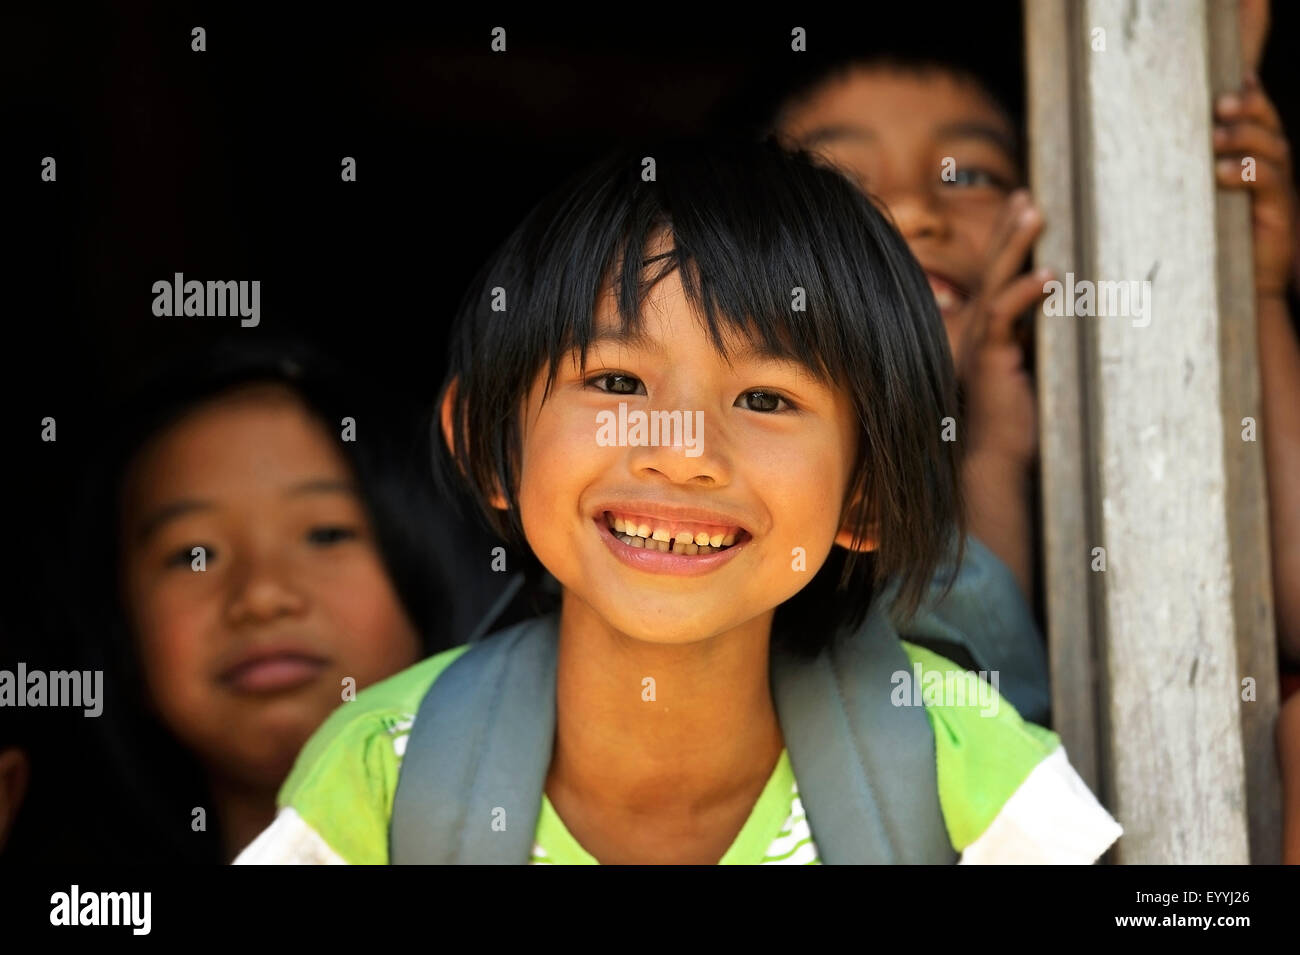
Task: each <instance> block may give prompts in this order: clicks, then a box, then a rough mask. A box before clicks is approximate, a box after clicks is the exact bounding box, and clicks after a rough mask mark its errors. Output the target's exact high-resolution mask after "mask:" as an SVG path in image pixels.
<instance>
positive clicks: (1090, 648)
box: [1024, 0, 1100, 791]
mask: <svg viewBox="0 0 1300 955" xmlns="http://www.w3.org/2000/svg"><path fill="white" fill-rule="evenodd" d="M1024 11H1025V37H1026V50H1025V56H1026V71H1025V72H1026V76H1025V82H1026V92H1027V94H1028V95H1027V96H1026V101H1027V103H1028V106H1029V117H1028V121H1029V130H1030V137H1029V140H1030V152H1029V185H1030V188H1031V189H1032V190H1033V194H1034V198H1035V200H1036V201H1037V202H1038V204H1039V206H1040V207H1041V208H1042V210H1043V218H1044V221H1045V225H1044V228H1043V232H1042V235H1041V236H1040V237H1039V239H1038V245H1037V248H1036V250H1035V258H1036V259H1037V262H1036V264H1037V265H1045V266H1048V267H1049V268H1051V269H1052V270H1053V271H1055V272H1056V273H1057V274H1059V275H1064V274H1065V273H1066V272H1070V271H1075V272H1077V271H1079V265H1078V259H1077V254H1076V251H1075V250H1076V247H1077V244H1078V237H1077V236H1076V217H1075V208H1074V201H1075V196H1074V189H1075V173H1074V164H1073V160H1074V157H1075V154H1076V147H1075V136H1074V130H1073V128H1072V124H1073V120H1074V118H1075V117H1074V111H1073V109H1072V108H1071V104H1072V101H1073V99H1074V97H1073V94H1072V91H1071V83H1072V76H1071V68H1070V67H1071V62H1072V59H1073V58H1072V57H1071V52H1072V51H1071V41H1070V36H1071V31H1070V28H1069V16H1068V13H1067V10H1066V0H1025V4H1024ZM1081 332H1082V329H1081V328H1080V327H1079V326H1078V325H1077V324H1076V323H1073V322H1064V321H1060V320H1058V319H1055V318H1048V317H1047V316H1045V315H1042V314H1040V315H1039V317H1038V321H1037V327H1036V335H1035V341H1036V343H1037V356H1036V359H1035V366H1036V367H1037V368H1038V369H1039V372H1038V417H1039V420H1040V422H1041V427H1040V440H1039V461H1040V473H1041V475H1042V507H1043V514H1044V521H1043V565H1044V566H1043V571H1044V576H1043V579H1044V581H1045V586H1044V592H1045V593H1046V595H1047V637H1048V645H1049V661H1050V669H1051V678H1052V725H1053V728H1054V729H1055V730H1056V732H1057V733H1058V734H1059V735H1060V737H1061V743H1062V745H1064V746H1065V751H1066V753H1067V754H1068V755H1069V757H1070V762H1071V763H1072V764H1073V765H1074V767H1075V769H1076V770H1077V771H1078V773H1079V775H1080V776H1081V777H1083V780H1084V782H1086V783H1087V784H1088V786H1089V788H1091V789H1092V790H1094V791H1098V790H1099V789H1100V776H1099V775H1098V766H1097V675H1096V674H1097V667H1096V659H1095V658H1096V650H1095V647H1094V645H1093V640H1092V627H1091V613H1092V608H1091V605H1090V601H1089V588H1090V587H1091V585H1092V579H1091V572H1090V571H1089V557H1088V555H1089V551H1090V544H1089V541H1090V539H1091V538H1090V532H1089V528H1088V520H1087V501H1088V498H1089V492H1088V487H1087V459H1086V457H1085V454H1084V443H1085V441H1086V438H1085V428H1084V421H1083V405H1084V402H1083V395H1084V386H1085V382H1084V380H1083V366H1082V365H1081V363H1080V347H1081V341H1082V334H1081Z"/></svg>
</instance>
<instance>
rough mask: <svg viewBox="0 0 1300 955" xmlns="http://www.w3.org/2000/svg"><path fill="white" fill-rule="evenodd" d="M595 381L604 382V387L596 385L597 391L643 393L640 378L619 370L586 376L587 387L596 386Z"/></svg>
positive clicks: (629, 393)
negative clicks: (590, 376) (591, 376)
mask: <svg viewBox="0 0 1300 955" xmlns="http://www.w3.org/2000/svg"><path fill="white" fill-rule="evenodd" d="M597 382H604V383H605V387H603V388H601V387H597V390H598V391H605V392H608V393H609V394H611V395H635V394H644V393H645V386H644V385H642V384H641V379H640V378H633V377H632V376H631V375H624V374H622V373H621V372H616V371H607V372H605V373H604V374H601V375H597V376H596V377H594V378H588V379H587V381H586V384H587V386H588V387H593V386H596V383H597ZM629 389H630V390H629Z"/></svg>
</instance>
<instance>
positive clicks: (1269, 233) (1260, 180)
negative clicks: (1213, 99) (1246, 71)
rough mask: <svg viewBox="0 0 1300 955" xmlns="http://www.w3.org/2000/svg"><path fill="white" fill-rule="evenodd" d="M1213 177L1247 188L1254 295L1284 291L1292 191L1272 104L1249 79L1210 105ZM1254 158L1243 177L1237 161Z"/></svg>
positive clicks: (1275, 294)
mask: <svg viewBox="0 0 1300 955" xmlns="http://www.w3.org/2000/svg"><path fill="white" fill-rule="evenodd" d="M1214 115H1215V119H1216V120H1217V123H1216V125H1215V127H1214V155H1215V157H1216V159H1217V162H1216V163H1215V178H1216V179H1217V180H1218V183H1219V185H1220V186H1221V187H1222V188H1224V189H1246V190H1249V191H1250V193H1251V196H1252V197H1253V198H1252V202H1251V209H1252V222H1253V226H1254V227H1253V233H1254V234H1253V244H1254V247H1255V294H1256V296H1257V297H1259V298H1261V299H1264V298H1274V297H1275V298H1282V297H1283V296H1285V295H1286V287H1287V280H1288V275H1289V270H1290V264H1291V256H1292V250H1293V247H1292V243H1293V242H1294V238H1293V236H1292V229H1293V227H1294V223H1295V218H1294V212H1293V210H1294V209H1295V195H1294V191H1295V190H1294V186H1293V185H1292V181H1291V155H1290V152H1291V150H1290V147H1289V146H1288V144H1287V141H1286V136H1285V135H1284V134H1283V132H1282V123H1281V120H1279V119H1278V115H1277V111H1276V110H1275V109H1274V108H1273V104H1272V103H1271V102H1269V99H1268V97H1267V96H1265V95H1264V91H1263V89H1262V88H1261V87H1260V86H1259V84H1258V82H1257V81H1255V80H1254V79H1253V78H1252V79H1248V80H1247V81H1246V83H1245V84H1244V85H1243V86H1242V89H1241V92H1240V93H1225V94H1224V95H1223V96H1220V97H1219V99H1218V102H1217V103H1216V104H1215V108H1214ZM1246 158H1250V159H1253V160H1254V163H1253V164H1250V165H1253V166H1254V180H1253V181H1251V180H1250V179H1243V176H1244V175H1245V174H1246V172H1247V168H1246V167H1244V166H1243V165H1242V160H1243V159H1246Z"/></svg>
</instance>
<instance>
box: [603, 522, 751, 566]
mask: <svg viewBox="0 0 1300 955" xmlns="http://www.w3.org/2000/svg"><path fill="white" fill-rule="evenodd" d="M609 526H610V528H611V529H612V530H613V532H614V536H615V537H617V538H618V539H619V540H620V541H622V542H623V543H624V544H627V545H628V546H629V547H641V548H645V549H648V550H656V551H659V552H660V553H661V554H668V553H673V554H685V555H687V556H696V555H700V554H713V553H717V552H718V551H720V550H722V549H723V548H724V547H730V546H731V545H733V544H734V543H736V538H737V536H739V535H738V534H734V533H733V534H723V533H718V534H710V533H708V532H707V531H699V532H698V533H696V534H694V535H692V534H691V532H690V531H685V530H683V531H678V532H677V535H676V537H674V536H673V535H672V534H671V533H670V532H669V531H668V529H667V528H664V527H656V528H654V530H653V533H652V532H651V527H650V525H649V524H637V523H635V520H634V519H632V518H622V517H616V516H613V515H610V517H609Z"/></svg>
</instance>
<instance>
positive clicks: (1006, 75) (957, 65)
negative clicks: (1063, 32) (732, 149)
mask: <svg viewBox="0 0 1300 955" xmlns="http://www.w3.org/2000/svg"><path fill="white" fill-rule="evenodd" d="M872 18H873V24H872V29H871V30H870V31H867V32H865V33H864V32H863V31H847V32H846V31H843V30H837V29H836V28H835V26H834V25H831V24H824V25H819V24H811V25H809V26H808V28H807V29H808V43H809V48H808V51H807V52H804V53H799V54H792V55H791V56H789V57H786V58H784V59H782V60H779V61H778V62H777V63H776V64H771V63H765V64H764V67H763V69H761V70H759V71H757V72H756V73H755V75H754V77H753V78H752V79H751V80H749V81H748V82H745V83H742V84H741V85H740V86H739V87H738V88H737V90H736V91H735V92H734V93H733V95H732V96H731V97H730V98H729V99H728V101H727V102H726V103H724V104H723V105H722V106H721V107H720V108H719V110H718V113H717V115H716V116H715V118H714V120H715V122H716V123H718V124H719V125H722V126H725V127H728V128H732V129H734V130H735V131H736V133H737V134H739V135H741V136H748V137H749V138H751V139H759V140H761V139H764V138H766V137H767V136H769V135H773V134H775V133H776V132H777V131H778V130H779V129H780V128H781V126H782V125H783V121H784V117H785V116H786V115H787V112H788V111H789V110H790V109H792V108H793V107H795V106H797V105H798V104H799V103H801V102H802V101H804V100H805V99H806V98H807V97H809V96H810V95H812V94H813V93H815V92H817V91H818V90H820V89H821V88H822V87H823V86H825V84H826V83H828V82H829V81H831V80H832V79H834V78H837V77H840V76H844V75H845V74H847V73H848V72H849V71H850V70H852V69H854V68H859V67H860V68H880V69H887V70H892V71H896V72H901V73H910V74H912V75H917V76H927V75H933V74H935V73H946V74H949V75H951V76H953V77H955V78H957V79H959V80H961V81H963V82H966V83H969V84H971V85H972V86H974V87H975V88H977V89H978V90H980V91H981V92H982V93H983V94H984V95H985V96H986V97H987V98H988V99H989V101H990V102H991V103H992V104H993V105H994V106H995V107H996V108H997V109H998V110H999V111H1000V112H1001V113H1002V114H1003V116H1004V117H1005V118H1006V120H1007V123H1008V124H1009V125H1010V127H1011V133H1012V147H1013V148H1012V157H1013V158H1014V159H1015V161H1016V163H1017V165H1018V166H1019V167H1020V169H1022V170H1023V169H1025V161H1026V154H1025V141H1024V136H1023V132H1022V130H1023V127H1024V118H1025V81H1024V45H1023V39H1022V37H1023V22H1022V17H1021V15H1020V11H1019V9H1018V5H1008V7H1007V8H995V7H994V5H991V4H981V5H979V6H978V7H975V8H971V9H970V10H959V9H945V10H944V11H943V12H942V14H936V12H935V11H934V10H933V9H932V8H931V7H930V6H929V5H924V4H917V5H914V6H913V7H893V8H888V9H881V10H873V11H872ZM936 18H938V20H939V21H940V22H936Z"/></svg>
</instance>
